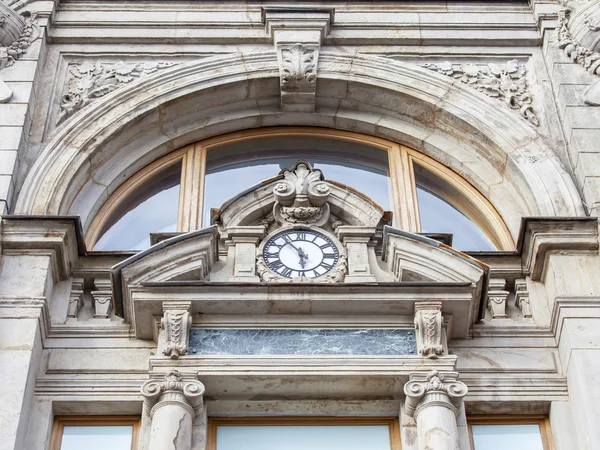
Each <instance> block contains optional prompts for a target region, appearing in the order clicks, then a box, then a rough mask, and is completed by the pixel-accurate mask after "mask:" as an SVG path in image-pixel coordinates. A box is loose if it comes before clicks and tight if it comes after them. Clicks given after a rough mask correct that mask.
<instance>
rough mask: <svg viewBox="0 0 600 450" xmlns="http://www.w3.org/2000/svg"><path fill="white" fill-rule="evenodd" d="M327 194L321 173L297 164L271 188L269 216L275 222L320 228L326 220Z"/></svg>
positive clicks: (307, 163)
mask: <svg viewBox="0 0 600 450" xmlns="http://www.w3.org/2000/svg"><path fill="white" fill-rule="evenodd" d="M329 193H330V189H329V186H328V185H327V183H325V182H324V181H323V174H322V173H321V171H320V170H318V169H313V168H312V166H311V165H310V163H309V162H308V161H303V160H301V161H298V162H297V163H296V165H295V166H294V167H293V168H292V169H285V170H284V171H283V180H281V181H279V182H278V183H277V184H276V185H275V187H274V188H273V195H274V196H275V206H274V208H273V216H274V217H275V219H276V220H277V221H278V222H279V223H290V224H312V225H323V224H325V223H327V222H328V220H329V205H328V204H327V199H328V198H329Z"/></svg>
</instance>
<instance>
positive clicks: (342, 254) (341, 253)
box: [257, 224, 346, 282]
mask: <svg viewBox="0 0 600 450" xmlns="http://www.w3.org/2000/svg"><path fill="white" fill-rule="evenodd" d="M294 230H306V231H309V232H313V233H319V234H322V235H323V236H325V237H326V238H327V239H328V240H329V241H330V242H331V243H332V245H333V246H334V247H335V248H336V249H337V252H338V258H337V261H336V263H335V265H334V266H333V268H331V269H329V270H328V271H327V272H325V273H324V274H323V275H319V276H318V277H313V278H308V277H306V276H300V277H294V278H290V277H286V276H283V275H281V274H280V273H277V272H275V271H274V270H272V269H271V268H270V267H269V266H268V264H267V262H266V261H265V259H264V248H265V246H266V245H267V242H269V241H270V240H271V239H272V238H273V237H275V236H277V235H278V234H281V233H285V232H290V231H294ZM257 259H258V261H259V262H260V263H262V265H263V266H264V267H265V268H266V269H267V270H268V271H269V273H270V274H271V275H273V276H274V277H276V278H277V279H279V280H282V281H294V280H303V281H309V282H312V281H330V277H331V275H332V274H334V273H336V271H337V270H338V269H339V268H340V267H341V266H342V265H344V264H346V249H345V248H344V246H343V245H342V244H341V242H340V241H339V239H338V238H337V237H335V235H333V234H332V233H330V232H328V231H326V230H323V229H322V228H319V227H317V226H314V225H308V224H296V225H291V226H286V227H281V228H278V229H277V230H275V231H272V232H271V233H269V234H268V235H267V236H265V238H264V239H263V240H262V242H261V243H260V245H259V246H258V249H257Z"/></svg>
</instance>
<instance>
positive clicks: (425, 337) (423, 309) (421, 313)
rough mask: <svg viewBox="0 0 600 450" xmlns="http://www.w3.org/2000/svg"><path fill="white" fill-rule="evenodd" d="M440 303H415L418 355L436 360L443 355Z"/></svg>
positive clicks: (442, 325)
mask: <svg viewBox="0 0 600 450" xmlns="http://www.w3.org/2000/svg"><path fill="white" fill-rule="evenodd" d="M443 327H444V320H443V318H442V303H441V302H417V303H415V331H416V334H417V349H418V350H419V354H420V355H422V356H425V357H427V358H432V359H433V358H437V357H438V356H442V355H443V354H444V345H443V331H444V330H443Z"/></svg>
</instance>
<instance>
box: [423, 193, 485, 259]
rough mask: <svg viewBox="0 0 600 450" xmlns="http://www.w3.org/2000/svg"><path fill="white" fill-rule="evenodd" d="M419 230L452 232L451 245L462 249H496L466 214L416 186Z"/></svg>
mask: <svg viewBox="0 0 600 450" xmlns="http://www.w3.org/2000/svg"><path fill="white" fill-rule="evenodd" d="M417 198H418V200H419V215H420V219H421V232H423V233H452V235H453V236H452V247H454V248H456V249H458V250H463V251H486V250H496V247H495V246H494V244H492V242H491V241H490V240H489V239H488V237H487V236H486V235H485V234H484V233H483V232H482V231H481V230H480V229H479V227H478V226H477V225H475V224H474V223H473V222H472V221H471V220H470V219H469V218H467V216H465V215H464V214H463V213H461V212H460V211H459V210H458V209H456V208H455V207H453V206H452V205H451V204H450V203H448V202H446V201H445V200H443V199H441V198H440V197H438V196H437V195H435V194H434V193H432V192H430V191H428V190H427V189H425V188H423V187H421V186H417Z"/></svg>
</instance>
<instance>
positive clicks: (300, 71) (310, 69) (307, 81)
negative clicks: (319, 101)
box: [281, 44, 318, 91]
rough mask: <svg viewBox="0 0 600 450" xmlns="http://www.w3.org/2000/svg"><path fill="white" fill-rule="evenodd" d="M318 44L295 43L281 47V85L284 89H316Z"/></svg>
mask: <svg viewBox="0 0 600 450" xmlns="http://www.w3.org/2000/svg"><path fill="white" fill-rule="evenodd" d="M317 55H318V46H307V45H303V44H294V45H291V46H282V48H281V67H282V70H281V87H282V90H284V91H311V90H315V89H316V81H317V66H316V59H317Z"/></svg>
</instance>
